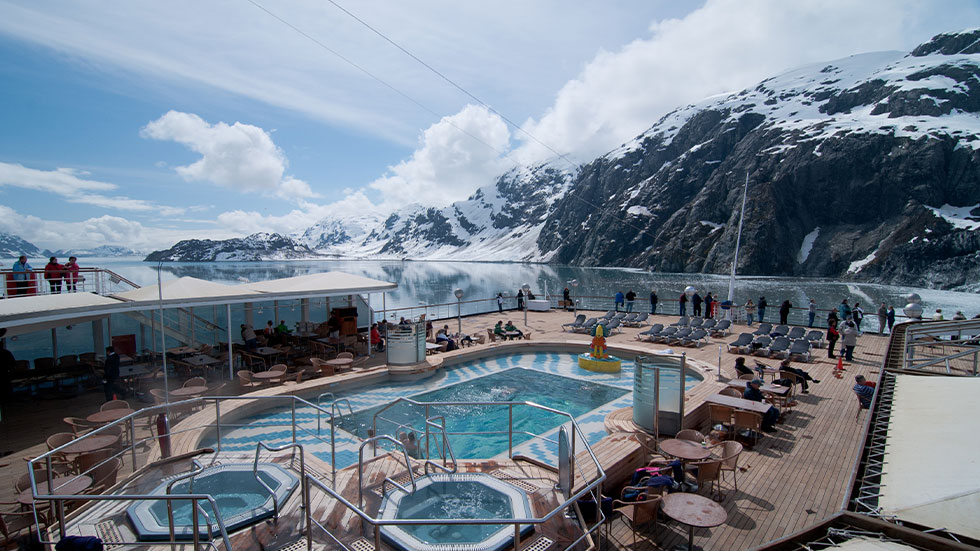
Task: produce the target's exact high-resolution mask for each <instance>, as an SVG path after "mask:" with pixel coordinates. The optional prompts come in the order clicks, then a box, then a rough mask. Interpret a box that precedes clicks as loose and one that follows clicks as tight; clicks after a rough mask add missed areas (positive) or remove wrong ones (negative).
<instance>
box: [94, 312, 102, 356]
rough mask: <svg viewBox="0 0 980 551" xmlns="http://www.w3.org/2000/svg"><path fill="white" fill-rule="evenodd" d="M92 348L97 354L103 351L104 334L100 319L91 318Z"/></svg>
mask: <svg viewBox="0 0 980 551" xmlns="http://www.w3.org/2000/svg"><path fill="white" fill-rule="evenodd" d="M92 350H93V351H94V352H95V353H96V354H98V355H101V354H102V353H103V352H104V351H105V334H104V333H103V327H102V320H101V319H97V320H92Z"/></svg>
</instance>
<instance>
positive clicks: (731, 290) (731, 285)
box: [728, 172, 749, 306]
mask: <svg viewBox="0 0 980 551" xmlns="http://www.w3.org/2000/svg"><path fill="white" fill-rule="evenodd" d="M748 195H749V173H748V172H746V173H745V187H743V188H742V214H741V215H740V216H739V218H738V234H737V235H736V236H735V254H734V256H733V257H732V276H731V278H729V280H728V301H729V302H731V303H732V305H733V306H734V302H735V267H736V266H737V265H738V247H739V245H740V244H741V242H742V222H744V221H745V200H746V198H747V197H748Z"/></svg>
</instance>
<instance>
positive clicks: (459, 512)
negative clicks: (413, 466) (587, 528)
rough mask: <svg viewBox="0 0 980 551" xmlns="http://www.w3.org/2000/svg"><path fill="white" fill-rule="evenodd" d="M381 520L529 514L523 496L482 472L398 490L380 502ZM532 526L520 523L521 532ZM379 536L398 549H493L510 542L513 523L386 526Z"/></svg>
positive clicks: (432, 477)
mask: <svg viewBox="0 0 980 551" xmlns="http://www.w3.org/2000/svg"><path fill="white" fill-rule="evenodd" d="M380 517H381V519H382V520H393V519H514V518H532V517H533V513H532V512H531V505H530V503H529V502H528V498H527V494H526V493H525V492H524V491H523V490H521V489H519V488H517V487H515V486H513V485H511V484H508V483H506V482H504V481H502V480H499V479H497V478H494V477H492V476H490V475H487V474H481V473H456V474H442V473H440V474H433V475H429V476H426V477H423V478H420V479H418V480H417V481H416V491H415V493H413V494H406V493H404V492H402V491H401V490H398V489H397V488H396V489H394V490H392V491H391V492H390V493H389V494H388V495H387V496H385V499H384V501H382V503H381V514H380ZM533 530H534V527H533V525H530V524H526V525H522V526H521V535H522V536H524V535H527V534H529V533H530V532H531V531H533ZM381 537H383V538H384V539H385V541H386V542H388V544H390V545H391V546H392V547H395V548H396V549H400V550H402V551H407V550H413V551H448V550H453V551H497V550H501V549H506V548H507V547H509V546H511V545H512V544H513V542H514V527H513V525H512V524H447V525H415V526H409V525H403V526H384V527H382V528H381Z"/></svg>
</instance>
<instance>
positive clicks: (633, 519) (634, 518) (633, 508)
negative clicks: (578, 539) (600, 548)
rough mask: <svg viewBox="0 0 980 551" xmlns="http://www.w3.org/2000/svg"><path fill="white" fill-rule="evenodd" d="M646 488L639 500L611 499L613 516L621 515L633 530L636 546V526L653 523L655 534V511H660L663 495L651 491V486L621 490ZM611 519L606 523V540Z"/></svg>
mask: <svg viewBox="0 0 980 551" xmlns="http://www.w3.org/2000/svg"><path fill="white" fill-rule="evenodd" d="M631 489H635V490H646V492H644V493H643V494H641V495H642V496H643V499H642V500H639V501H623V500H621V499H616V500H613V503H612V506H613V518H615V516H616V515H619V516H621V517H623V520H624V521H625V522H626V524H627V525H628V526H629V527H630V530H631V531H632V532H633V547H634V548H635V547H636V532H637V528H639V527H640V526H643V525H645V524H647V523H651V522H652V523H653V528H654V534H656V529H657V512H658V511H660V505H661V502H662V501H663V496H661V495H655V494H653V493H652V490H653V488H631V487H626V488H623V492H626V491H628V490H631ZM611 521H612V519H610V522H609V523H607V524H606V530H607V532H606V540H607V541H608V540H609V532H608V530H609V526H610V525H611V524H612V522H611Z"/></svg>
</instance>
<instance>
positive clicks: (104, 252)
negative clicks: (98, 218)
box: [44, 245, 140, 259]
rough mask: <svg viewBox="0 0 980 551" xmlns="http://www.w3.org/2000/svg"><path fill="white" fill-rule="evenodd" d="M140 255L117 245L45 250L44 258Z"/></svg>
mask: <svg viewBox="0 0 980 551" xmlns="http://www.w3.org/2000/svg"><path fill="white" fill-rule="evenodd" d="M139 254H140V252H139V251H136V250H133V249H130V248H129V247H120V246H117V245H102V246H100V247H95V248H93V249H59V250H57V251H50V250H47V249H45V251H44V256H57V257H58V258H59V259H67V258H68V257H70V256H77V257H98V258H106V257H110V256H137V255H139Z"/></svg>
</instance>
